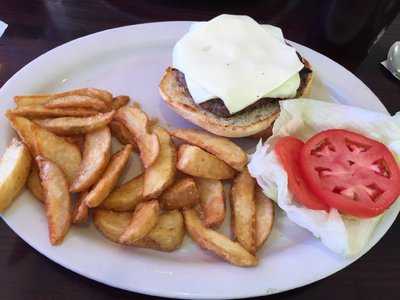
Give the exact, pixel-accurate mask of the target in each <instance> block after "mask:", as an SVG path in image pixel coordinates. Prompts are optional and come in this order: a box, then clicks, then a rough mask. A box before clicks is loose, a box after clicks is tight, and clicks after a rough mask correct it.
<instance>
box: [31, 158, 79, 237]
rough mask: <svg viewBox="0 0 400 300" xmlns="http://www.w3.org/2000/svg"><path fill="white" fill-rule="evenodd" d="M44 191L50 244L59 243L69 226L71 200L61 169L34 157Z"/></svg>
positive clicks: (47, 161)
mask: <svg viewBox="0 0 400 300" xmlns="http://www.w3.org/2000/svg"><path fill="white" fill-rule="evenodd" d="M36 163H37V164H38V167H39V175H40V180H41V182H42V186H43V191H44V203H45V207H46V214H47V221H48V224H49V238H50V243H51V244H52V245H57V244H60V243H61V242H62V241H63V239H64V237H65V235H66V234H67V233H68V230H69V228H70V226H71V215H72V202H71V197H70V194H69V192H68V182H67V179H66V177H65V175H64V173H63V171H62V170H61V169H60V168H59V167H58V166H57V165H56V164H55V163H54V162H52V161H50V160H47V159H46V158H44V157H42V156H37V157H36Z"/></svg>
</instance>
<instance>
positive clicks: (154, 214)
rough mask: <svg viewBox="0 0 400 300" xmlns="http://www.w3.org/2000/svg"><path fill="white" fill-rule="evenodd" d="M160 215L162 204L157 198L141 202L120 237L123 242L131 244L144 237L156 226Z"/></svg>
mask: <svg viewBox="0 0 400 300" xmlns="http://www.w3.org/2000/svg"><path fill="white" fill-rule="evenodd" d="M159 215H160V205H159V203H158V201H157V200H150V201H146V202H142V203H140V204H139V205H138V206H137V207H136V209H135V211H134V213H133V214H132V218H131V221H130V223H129V225H128V227H127V228H126V230H125V231H124V233H123V234H122V235H121V237H120V238H119V242H120V243H122V244H131V243H134V242H136V241H138V240H140V239H142V238H144V237H145V236H146V235H147V234H148V233H149V232H150V231H151V230H152V229H153V228H154V226H156V224H157V221H158V217H159Z"/></svg>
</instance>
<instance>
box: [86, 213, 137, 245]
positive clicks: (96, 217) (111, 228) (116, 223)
mask: <svg viewBox="0 0 400 300" xmlns="http://www.w3.org/2000/svg"><path fill="white" fill-rule="evenodd" d="M131 219H132V212H116V211H112V210H108V209H103V208H95V209H94V210H93V223H94V225H95V226H96V228H97V229H98V230H99V231H100V232H101V233H102V234H103V235H104V236H105V237H106V238H108V239H109V240H111V241H113V242H115V243H119V238H120V236H121V235H122V234H123V233H124V231H125V230H126V228H128V226H129V223H130V222H131Z"/></svg>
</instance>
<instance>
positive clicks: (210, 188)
mask: <svg viewBox="0 0 400 300" xmlns="http://www.w3.org/2000/svg"><path fill="white" fill-rule="evenodd" d="M195 181H196V184H197V187H198V189H199V193H200V206H201V212H202V213H201V219H202V221H203V224H204V226H206V227H212V228H216V227H218V226H220V225H221V224H222V222H223V221H224V219H225V199H224V187H223V185H222V182H221V181H220V180H215V179H206V178H196V179H195Z"/></svg>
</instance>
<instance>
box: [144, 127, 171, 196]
mask: <svg viewBox="0 0 400 300" xmlns="http://www.w3.org/2000/svg"><path fill="white" fill-rule="evenodd" d="M153 131H154V134H156V135H157V140H159V141H160V154H159V155H158V157H157V160H156V161H155V162H154V163H153V164H152V165H151V166H150V167H148V168H147V169H145V171H144V187H143V197H144V198H146V199H150V198H157V197H158V196H159V195H161V193H162V192H163V191H164V190H165V189H166V188H167V187H169V186H170V185H171V184H172V183H173V181H174V178H175V173H176V149H175V145H174V144H173V142H172V140H171V137H170V135H169V134H168V132H167V131H166V130H165V129H163V128H161V127H159V126H155V127H154V129H153Z"/></svg>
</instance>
